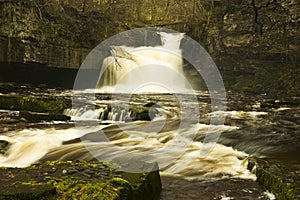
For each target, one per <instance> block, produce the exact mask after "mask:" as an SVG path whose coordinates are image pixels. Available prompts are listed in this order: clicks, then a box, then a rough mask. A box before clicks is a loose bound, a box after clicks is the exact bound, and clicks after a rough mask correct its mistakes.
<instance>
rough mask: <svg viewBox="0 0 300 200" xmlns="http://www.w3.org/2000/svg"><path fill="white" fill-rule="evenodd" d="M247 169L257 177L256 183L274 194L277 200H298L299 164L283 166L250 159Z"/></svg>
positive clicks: (274, 162)
mask: <svg viewBox="0 0 300 200" xmlns="http://www.w3.org/2000/svg"><path fill="white" fill-rule="evenodd" d="M248 169H249V170H251V171H252V172H253V173H255V174H256V176H257V181H258V182H259V183H260V184H262V185H263V186H265V187H266V188H267V189H268V190H270V191H271V192H272V193H273V194H275V196H276V199H278V200H297V199H299V198H300V180H299V164H294V165H291V164H289V165H286V163H285V164H284V165H282V164H280V162H278V161H267V160H263V159H255V158H251V159H250V160H249V162H248Z"/></svg>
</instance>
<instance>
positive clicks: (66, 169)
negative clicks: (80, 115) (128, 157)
mask: <svg viewBox="0 0 300 200" xmlns="http://www.w3.org/2000/svg"><path fill="white" fill-rule="evenodd" d="M111 164H112V163H111V162H109V163H108V162H106V164H105V163H103V162H98V161H97V162H86V161H48V162H45V163H43V164H36V165H32V166H31V167H28V168H23V169H20V168H1V169H0V182H1V185H2V186H3V187H2V189H1V190H0V199H30V200H32V199H82V200H83V199H105V200H117V199H124V200H125V199H128V200H129V199H130V200H131V199H133V200H138V199H146V200H148V199H149V200H154V199H158V198H159V194H160V190H161V181H160V176H159V172H158V169H157V164H145V163H143V165H146V166H147V167H148V168H149V169H153V170H150V172H147V173H128V172H124V171H121V170H118V168H119V169H124V168H122V167H121V166H119V165H118V164H117V163H115V164H114V166H115V167H116V168H115V167H114V168H111V167H109V166H111ZM138 165H141V163H138Z"/></svg>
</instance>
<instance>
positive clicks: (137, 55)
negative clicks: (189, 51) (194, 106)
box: [98, 32, 188, 93]
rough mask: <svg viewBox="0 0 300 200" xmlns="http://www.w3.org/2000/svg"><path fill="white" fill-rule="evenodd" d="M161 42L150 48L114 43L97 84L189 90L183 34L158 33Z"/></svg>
mask: <svg viewBox="0 0 300 200" xmlns="http://www.w3.org/2000/svg"><path fill="white" fill-rule="evenodd" d="M158 34H159V35H160V36H161V40H162V45H161V46H156V47H151V46H141V47H127V46H112V47H111V56H109V57H107V58H105V59H104V61H103V64H102V69H103V71H104V73H103V75H102V77H101V79H100V80H99V82H98V87H99V88H100V89H103V90H105V91H107V90H109V89H108V88H109V87H110V88H111V89H112V88H113V89H114V90H113V91H118V92H129V93H132V92H155V93H158V92H159V93H161V92H173V93H175V92H179V91H186V90H188V89H187V82H186V80H185V78H184V76H183V68H182V67H183V59H182V52H181V49H180V42H181V39H182V38H183V36H184V35H183V34H182V33H164V32H160V33H158Z"/></svg>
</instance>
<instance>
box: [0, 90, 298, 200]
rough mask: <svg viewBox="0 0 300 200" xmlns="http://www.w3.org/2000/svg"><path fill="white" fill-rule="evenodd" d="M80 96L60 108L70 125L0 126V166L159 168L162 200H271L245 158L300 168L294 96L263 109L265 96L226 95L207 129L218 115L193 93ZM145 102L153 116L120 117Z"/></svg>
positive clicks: (62, 92) (61, 92)
mask: <svg viewBox="0 0 300 200" xmlns="http://www.w3.org/2000/svg"><path fill="white" fill-rule="evenodd" d="M29 93H30V95H34V96H43V97H45V96H60V97H61V96H63V98H71V97H72V95H73V91H69V90H39V89H35V90H33V89H30V90H27V91H26V93H25V94H26V95H28V94H29ZM9 95H16V93H11V94H9ZM21 95H24V94H21ZM80 96H81V99H80V102H85V104H79V106H78V105H77V104H76V106H74V104H73V108H72V109H66V110H65V114H67V115H70V116H71V117H72V120H70V121H67V122H66V121H61V122H60V121H52V122H39V123H26V122H20V123H16V124H15V125H14V126H6V125H5V124H2V125H1V126H2V127H1V135H0V139H1V140H5V141H8V142H10V143H11V144H12V145H11V146H10V147H9V149H8V150H7V152H6V153H5V154H0V166H6V167H26V166H29V165H31V164H33V163H35V162H38V161H45V160H81V159H84V160H97V159H98V160H116V161H118V162H121V163H126V162H135V161H143V162H158V164H159V168H160V173H161V176H162V183H163V191H162V195H161V199H165V200H166V199H223V200H225V199H274V197H272V195H271V194H269V193H268V192H267V190H266V189H265V188H264V187H263V186H260V185H259V184H258V183H257V182H255V179H256V177H255V175H254V174H252V173H251V172H249V171H248V170H247V161H248V158H249V157H252V156H255V157H258V158H263V159H269V160H276V161H278V162H280V163H282V164H283V165H287V166H289V165H290V164H291V163H292V164H293V165H297V166H299V163H300V162H299V160H300V159H299V158H300V157H299V154H298V152H297V151H298V150H299V148H300V135H299V123H298V122H299V121H300V120H299V118H300V107H299V104H293V103H292V102H297V101H299V99H298V98H286V99H276V101H275V103H277V104H278V105H280V106H279V107H278V108H274V107H264V106H263V105H264V104H263V103H264V102H267V101H269V100H270V99H268V98H267V97H266V96H264V95H256V96H253V95H252V96H242V95H238V94H232V93H228V94H227V110H226V111H225V112H223V115H224V116H225V120H224V123H223V124H212V123H211V118H212V116H213V115H216V114H217V113H216V112H215V111H214V112H212V111H211V100H210V95H209V93H208V92H206V91H198V92H197V93H196V94H195V97H196V98H192V97H191V96H193V95H189V94H170V93H165V94H153V93H151V94H150V93H148V94H134V95H130V96H129V97H128V96H127V95H122V94H120V95H117V96H115V97H112V96H111V95H110V94H108V93H104V94H103V93H97V92H96V94H95V95H94V96H93V98H92V100H91V99H90V93H88V92H86V91H83V92H82V93H81V95H80ZM61 98H62V97H61ZM128 99H129V100H128ZM147 104H148V105H152V107H151V109H154V110H155V112H154V114H153V116H151V118H152V120H151V121H143V120H137V121H131V120H128V119H126V115H128V116H129V113H130V110H129V109H128V106H130V107H135V108H144V106H145V105H147ZM83 105H85V106H83ZM87 105H88V106H87ZM112 105H113V106H112ZM126 106H127V107H126ZM108 108H109V110H107V109H108ZM188 108H190V109H195V108H197V109H198V111H199V112H198V111H197V112H194V111H193V112H190V111H187V109H188ZM105 112H107V116H106V117H105V118H103V115H104V113H105ZM131 112H132V111H131ZM184 112H186V113H188V115H186V114H185V113H184ZM191 114H195V115H194V116H191ZM14 115H18V112H17V111H15V112H9V111H4V110H3V111H1V116H2V118H3V117H4V116H5V117H8V118H9V117H11V116H14ZM195 119H196V120H195ZM215 133H220V137H219V138H218V140H217V142H216V144H213V145H210V146H209V148H208V150H209V151H205V153H203V152H204V151H203V149H205V148H206V147H207V145H208V144H210V143H205V142H204V141H205V138H206V137H207V135H209V134H215ZM134 170H137V171H138V169H134Z"/></svg>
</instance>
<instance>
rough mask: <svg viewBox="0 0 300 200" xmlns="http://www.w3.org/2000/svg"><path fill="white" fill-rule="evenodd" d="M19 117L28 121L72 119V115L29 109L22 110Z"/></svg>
mask: <svg viewBox="0 0 300 200" xmlns="http://www.w3.org/2000/svg"><path fill="white" fill-rule="evenodd" d="M19 117H20V118H22V119H25V120H26V121H27V122H40V121H67V120H70V119H71V117H69V116H66V115H62V114H46V113H35V112H29V111H21V112H20V113H19Z"/></svg>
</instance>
